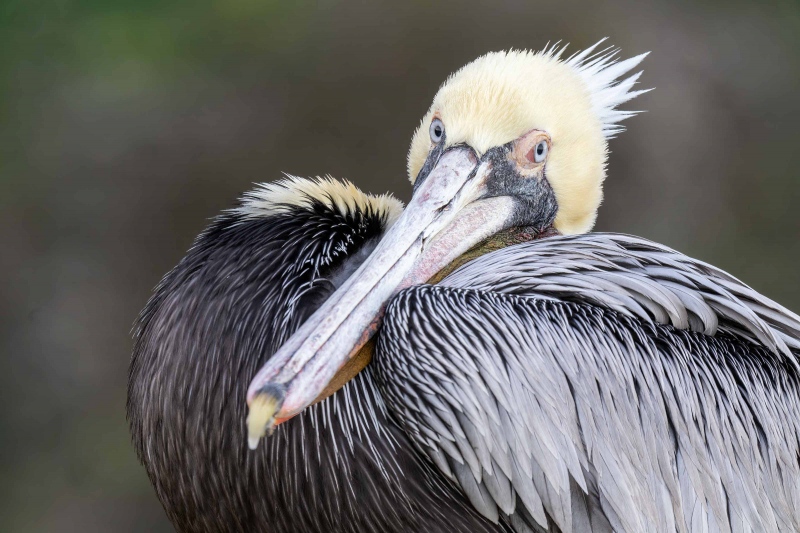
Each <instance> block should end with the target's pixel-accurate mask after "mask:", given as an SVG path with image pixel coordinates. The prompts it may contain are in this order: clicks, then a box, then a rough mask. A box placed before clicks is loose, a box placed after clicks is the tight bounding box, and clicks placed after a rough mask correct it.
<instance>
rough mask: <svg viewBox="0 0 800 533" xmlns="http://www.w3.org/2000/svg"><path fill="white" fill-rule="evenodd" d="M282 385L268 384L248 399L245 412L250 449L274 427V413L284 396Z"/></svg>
mask: <svg viewBox="0 0 800 533" xmlns="http://www.w3.org/2000/svg"><path fill="white" fill-rule="evenodd" d="M284 395H285V394H284V391H283V387H279V386H269V387H265V388H263V389H261V390H260V391H259V392H258V393H257V394H256V395H255V396H254V397H253V399H252V400H251V401H250V410H249V412H248V413H247V445H248V447H249V448H250V449H251V450H255V449H256V448H257V447H258V443H259V441H260V440H261V438H262V437H264V436H265V435H266V434H267V432H269V433H272V429H273V428H274V427H275V415H277V414H278V411H280V409H281V406H282V405H283V398H284Z"/></svg>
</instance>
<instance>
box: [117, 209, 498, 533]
mask: <svg viewBox="0 0 800 533" xmlns="http://www.w3.org/2000/svg"><path fill="white" fill-rule="evenodd" d="M329 199H330V198H328V200H329ZM357 207H359V208H358V209H352V210H346V211H341V210H339V209H338V208H337V206H336V203H335V202H332V201H324V199H323V201H320V202H314V201H310V202H307V203H306V204H304V205H295V206H291V205H289V206H287V205H284V206H282V207H281V209H279V210H273V211H272V212H270V213H269V215H268V216H262V217H258V216H254V214H253V211H252V209H251V210H249V211H247V212H243V211H244V210H243V209H238V210H233V211H231V212H230V213H228V214H226V215H223V216H221V217H220V218H219V219H217V220H216V221H215V222H214V223H213V224H212V225H211V226H210V227H209V228H208V229H207V230H206V231H205V232H204V233H203V234H201V235H200V236H199V237H198V239H197V240H196V242H195V243H194V245H193V246H192V248H191V249H190V251H189V252H188V254H187V255H186V257H185V258H184V259H183V260H181V262H180V263H179V264H178V265H177V266H176V267H175V268H174V269H173V270H172V271H171V272H170V273H169V274H167V276H165V278H164V279H163V280H162V282H161V283H160V284H159V285H158V287H157V289H156V291H155V294H154V295H153V297H152V298H151V300H150V302H148V304H147V306H146V308H145V309H144V311H143V312H142V314H141V317H140V319H139V321H138V323H137V327H136V344H135V348H134V353H133V360H132V363H131V371H130V377H129V397H128V418H129V422H130V426H131V432H132V434H133V439H134V445H135V448H136V451H137V453H138V455H139V458H140V460H141V461H142V463H143V464H144V465H145V467H146V469H147V472H148V475H149V476H150V479H151V481H152V483H153V485H154V486H155V488H156V492H157V495H158V497H159V499H160V500H161V502H162V504H163V506H164V508H165V510H166V512H167V514H168V516H169V518H170V520H171V521H172V523H173V525H174V526H175V527H176V529H177V530H179V531H181V532H190V531H191V532H195V531H215V532H224V531H263V530H269V531H272V532H275V533H289V532H312V531H326V532H329V533H339V532H341V533H344V532H346V531H365V532H372V531H375V532H377V531H386V532H394V531H397V532H400V531H408V530H417V529H420V528H422V529H424V530H425V531H427V532H429V533H437V532H442V533H444V532H445V531H450V530H451V527H453V525H454V524H455V527H456V529H458V530H463V531H466V530H469V531H485V532H490V531H496V529H495V528H494V527H493V526H492V525H491V524H489V523H487V522H485V520H484V519H482V518H481V517H479V516H477V515H476V513H475V512H474V511H473V510H471V509H470V508H469V506H468V503H467V502H465V501H464V499H463V497H462V496H461V495H460V494H458V493H457V492H455V491H454V490H453V488H452V487H449V486H443V485H442V482H441V481H439V480H437V478H436V477H435V476H432V475H431V474H430V472H431V470H430V468H431V467H430V465H429V464H428V463H427V462H426V461H425V460H424V459H421V457H420V456H419V455H418V452H417V451H416V450H415V448H414V446H413V445H412V444H411V443H410V442H408V441H407V437H406V435H405V434H404V433H403V432H402V431H401V430H400V429H399V428H398V427H397V426H396V425H395V424H394V423H392V422H391V420H390V419H389V416H388V414H387V412H386V409H385V406H384V403H383V400H382V397H381V395H380V394H379V392H378V391H377V388H376V386H375V384H374V380H373V378H372V371H371V369H370V368H369V367H368V368H367V369H366V370H364V371H363V372H361V373H360V374H358V375H357V376H356V377H355V379H353V380H352V381H350V382H349V383H347V384H346V385H345V386H344V387H343V388H342V389H341V390H339V391H338V392H337V393H335V394H334V395H333V396H331V397H330V398H328V399H326V400H325V401H323V402H321V403H319V404H317V405H314V406H312V407H310V408H309V409H307V410H306V411H304V412H303V413H301V414H300V415H299V416H297V417H295V418H294V419H292V420H290V421H288V422H286V423H284V424H282V425H281V426H279V427H278V428H277V430H276V432H275V434H274V435H273V436H272V437H271V438H270V439H268V440H267V443H266V446H262V447H261V448H259V450H257V451H255V452H251V451H249V450H248V449H247V437H246V432H245V426H244V423H243V421H244V419H245V415H246V413H245V402H244V397H245V388H246V385H247V383H249V381H250V379H251V378H252V376H253V374H254V373H255V371H256V369H257V368H258V367H260V366H261V365H262V364H264V363H265V362H266V361H267V360H268V359H269V357H271V355H272V354H273V353H274V352H275V350H276V349H277V348H278V347H279V346H280V345H281V344H282V343H283V342H284V341H285V340H286V339H287V338H288V337H289V336H290V335H291V334H292V333H293V332H294V331H295V330H296V329H297V328H298V327H299V326H300V324H302V322H303V321H304V320H305V319H306V318H307V317H308V316H309V315H310V314H311V313H312V312H313V311H314V310H315V309H316V308H317V307H318V306H319V305H320V304H321V303H322V302H323V301H324V300H325V299H326V298H327V297H328V296H329V295H330V294H331V292H332V291H333V290H334V289H335V286H336V285H338V284H339V283H341V280H342V279H343V278H346V277H347V276H348V275H349V273H351V272H352V271H353V270H354V269H355V267H356V266H357V264H358V263H359V262H361V261H363V259H364V258H365V257H366V255H367V254H368V252H369V247H370V246H371V245H372V244H373V243H374V242H375V241H376V240H378V239H379V238H380V236H381V235H382V234H383V232H384V230H385V228H386V225H387V220H390V216H389V214H387V213H386V212H384V211H379V210H371V209H370V208H369V204H367V203H365V204H362V205H361V206H357ZM362 208H363V209H362ZM422 529H420V530H422Z"/></svg>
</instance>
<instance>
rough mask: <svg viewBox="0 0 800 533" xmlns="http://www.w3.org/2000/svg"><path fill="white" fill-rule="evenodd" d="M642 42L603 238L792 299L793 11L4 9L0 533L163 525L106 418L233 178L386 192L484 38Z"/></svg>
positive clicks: (232, 190)
mask: <svg viewBox="0 0 800 533" xmlns="http://www.w3.org/2000/svg"><path fill="white" fill-rule="evenodd" d="M603 36H610V37H611V41H610V42H613V43H614V44H616V45H618V46H621V47H622V49H623V54H625V55H626V56H629V55H633V54H638V53H641V52H643V51H648V50H652V51H653V53H652V55H651V56H650V57H649V58H648V59H647V60H646V61H645V64H644V68H645V74H644V76H643V78H642V86H649V87H656V90H655V91H653V92H652V93H650V94H647V95H645V96H643V97H641V98H640V99H638V100H637V101H636V102H635V103H633V104H632V105H631V106H628V107H629V108H635V109H647V110H648V112H647V113H645V114H643V115H640V116H638V117H636V118H634V119H632V120H630V121H629V122H628V128H629V131H628V132H626V133H624V134H622V135H621V136H620V137H619V138H618V139H616V140H614V141H612V142H611V149H612V155H611V159H610V163H609V178H608V181H607V186H606V201H605V204H604V205H603V207H602V209H601V212H600V217H599V222H598V227H597V229H598V230H606V231H620V232H628V233H634V234H638V235H642V236H645V237H649V238H652V239H655V240H657V241H661V242H663V243H666V244H668V245H670V246H672V247H675V248H677V249H678V250H681V251H684V252H686V253H689V254H691V255H694V256H697V257H699V258H702V259H704V260H707V261H710V262H712V263H715V264H717V265H719V266H721V267H723V268H725V269H727V270H729V271H730V272H732V273H733V274H735V275H737V276H739V277H740V278H742V279H744V280H745V281H746V282H748V283H750V284H751V285H753V286H754V287H755V288H757V289H759V290H761V291H762V292H764V293H766V294H767V295H769V296H771V297H772V298H774V299H776V300H777V301H779V302H781V303H783V304H785V305H787V306H789V307H791V308H794V309H795V310H800V285H798V283H797V282H798V274H797V266H796V263H797V261H798V259H800V239H798V237H800V213H799V212H798V210H797V208H796V206H797V204H798V200H800V179H798V172H797V167H798V164H800V103H799V100H800V99H799V98H798V95H800V4H798V3H796V2H791V3H783V4H773V5H769V6H766V5H763V4H749V3H743V2H736V1H733V2H722V1H718V2H700V3H690V2H683V3H680V2H678V3H676V2H668V1H666V0H663V1H660V2H642V1H628V0H615V1H612V2H592V3H580V2H577V1H576V0H559V1H557V2H556V1H550V2H543V1H525V2H523V1H500V2H477V1H473V2H468V3H463V2H442V3H436V4H435V5H433V6H432V5H431V4H430V3H429V2H395V3H381V2H348V3H339V2H318V3H301V2H276V1H272V0H216V1H192V2H188V1H186V2H184V1H175V0H162V1H155V0H135V1H133V0H130V1H124V0H114V1H101V0H94V1H70V0H54V1H45V0H41V1H35V0H26V1H23V0H3V1H2V2H0V50H1V51H2V52H0V250H2V252H0V269H2V274H3V275H2V281H0V347H1V349H2V359H1V360H0V365H2V366H1V367H0V400H2V401H0V435H1V436H2V437H1V438H2V441H0V451H1V452H0V480H1V481H0V490H2V493H1V494H0V529H2V530H3V531H59V532H61V531H64V532H72V531H75V532H86V531H119V532H127V531H170V527H169V524H168V523H167V522H166V519H165V518H164V515H163V513H162V511H161V508H160V507H159V504H158V502H157V500H156V498H155V496H154V493H153V491H152V490H151V488H150V485H149V483H148V481H147V478H146V476H145V473H144V470H143V469H142V468H141V467H140V466H139V464H138V463H137V461H136V458H135V456H134V454H133V451H132V448H131V446H130V444H129V439H128V432H127V425H126V422H125V416H124V402H125V387H126V375H127V366H128V360H129V353H130V348H131V340H130V335H129V331H130V328H131V325H132V322H133V320H134V318H135V317H136V315H137V313H138V311H139V309H140V308H141V307H142V306H143V305H144V303H145V301H146V300H147V298H148V296H149V294H150V291H151V289H152V287H153V286H154V285H155V284H156V283H157V282H158V280H159V278H160V277H161V275H162V274H164V273H165V272H166V271H167V270H168V269H169V268H171V267H172V266H173V265H174V264H175V263H176V262H177V261H178V260H179V259H180V257H181V256H182V255H183V253H184V251H185V250H186V249H187V247H188V246H189V245H190V243H191V242H192V239H193V238H194V236H195V235H196V234H197V233H198V232H199V231H200V230H201V229H202V228H203V227H204V225H205V224H206V223H207V221H208V219H209V218H210V217H212V216H213V215H214V214H216V213H217V212H219V211H220V210H221V209H224V208H226V207H229V206H230V205H231V204H232V202H233V200H234V199H235V198H236V197H237V196H238V195H239V194H240V193H241V192H243V191H245V190H247V189H248V188H250V187H251V183H252V182H257V181H268V180H273V179H276V178H277V177H279V176H280V173H281V172H282V171H286V172H290V173H293V174H297V175H319V174H325V173H330V174H332V175H334V176H338V177H347V178H350V179H352V180H353V181H355V182H356V183H357V184H358V185H360V186H361V187H362V188H364V189H367V190H369V191H372V192H384V191H387V190H388V191H392V192H394V193H396V194H397V195H398V196H399V197H400V198H402V199H404V200H407V199H408V197H409V192H410V191H409V185H408V183H407V181H406V178H405V154H406V149H407V144H408V141H409V140H410V136H411V133H412V131H413V129H414V128H415V127H416V125H417V124H418V121H419V120H420V118H421V117H422V114H423V113H424V111H425V110H426V109H427V107H428V105H429V102H430V100H431V98H432V96H433V95H434V93H435V91H436V89H437V87H438V85H439V84H440V83H441V82H442V81H443V80H444V78H445V76H446V75H447V74H448V73H450V72H451V71H453V70H454V69H456V68H458V67H459V66H461V65H462V64H464V63H466V62H468V61H469V60H471V59H473V58H474V57H476V56H478V55H480V54H482V53H484V52H487V51H489V50H498V49H502V48H509V47H518V48H541V47H542V46H543V45H544V44H545V43H546V42H547V41H549V40H550V41H552V40H558V39H563V40H565V41H569V42H571V43H572V44H573V48H572V49H573V50H575V49H577V48H579V47H584V46H587V45H590V44H592V43H594V42H595V41H597V40H598V39H599V38H601V37H603Z"/></svg>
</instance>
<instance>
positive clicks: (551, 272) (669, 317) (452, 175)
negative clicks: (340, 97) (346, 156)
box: [128, 45, 800, 533]
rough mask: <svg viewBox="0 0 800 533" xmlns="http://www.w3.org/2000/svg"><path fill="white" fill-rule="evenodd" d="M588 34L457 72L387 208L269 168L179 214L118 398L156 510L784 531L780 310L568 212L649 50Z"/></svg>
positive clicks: (385, 527)
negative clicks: (209, 207) (193, 220)
mask: <svg viewBox="0 0 800 533" xmlns="http://www.w3.org/2000/svg"><path fill="white" fill-rule="evenodd" d="M596 47H597V45H595V46H594V47H591V48H589V49H588V50H585V51H583V52H581V53H578V54H576V55H573V56H572V57H569V58H567V59H562V52H563V48H562V49H556V48H555V47H551V48H548V49H546V50H544V51H543V52H539V53H531V52H523V51H509V52H501V53H491V54H488V55H486V56H483V57H481V58H479V59H477V60H475V61H474V62H472V63H470V64H469V65H467V66H465V67H464V68H462V69H461V70H459V71H458V72H456V73H455V74H453V75H452V76H451V77H450V78H449V79H448V80H447V81H446V82H445V83H444V85H443V86H442V87H441V89H440V90H439V92H438V93H437V95H436V97H435V98H434V101H433V104H432V106H431V108H430V110H429V111H428V113H427V114H426V115H425V117H424V118H423V119H422V122H421V124H420V127H419V129H418V130H417V131H416V133H415V134H414V137H413V141H412V143H411V149H410V152H409V157H408V172H409V176H410V177H411V180H412V183H413V187H414V194H413V198H412V200H411V202H410V203H409V205H408V206H407V207H406V208H405V210H403V209H402V206H401V205H400V203H399V202H398V201H397V200H395V199H393V198H392V197H390V196H371V195H367V194H364V193H362V192H360V191H359V190H358V189H356V188H355V187H354V186H353V185H351V184H349V183H346V182H340V181H335V180H332V179H327V178H326V179H316V180H305V179H300V178H294V177H288V178H286V179H284V180H282V181H279V182H276V183H271V184H266V185H263V186H261V187H259V188H258V189H256V190H255V191H253V192H251V193H249V194H247V195H245V196H244V198H243V199H242V200H241V202H240V204H239V205H238V206H237V207H236V208H234V209H232V210H230V211H228V212H226V213H224V214H222V215H221V216H219V217H218V218H217V219H216V220H215V221H214V222H213V223H212V224H211V225H210V227H208V228H207V229H206V230H205V231H204V232H203V233H202V234H201V235H200V236H199V237H198V238H197V240H196V241H195V243H194V245H193V246H192V248H191V249H190V250H189V252H188V254H187V255H186V257H185V258H184V259H182V260H181V261H180V263H179V264H178V265H177V266H176V267H175V268H174V269H173V270H172V271H171V272H170V273H169V274H167V275H166V277H165V278H164V279H163V280H162V282H161V283H160V284H159V285H158V287H157V288H156V290H155V294H154V296H153V297H152V298H151V300H150V302H149V303H148V304H147V306H146V308H145V309H144V311H143V312H142V314H141V317H140V319H139V322H138V325H137V329H136V344H135V348H134V353H133V360H132V363H131V371H130V383H129V397H128V417H129V420H130V425H131V431H132V434H133V439H134V444H135V447H136V450H137V452H138V454H139V458H140V460H141V461H142V462H143V463H144V465H145V467H146V469H147V472H148V474H149V476H150V479H151V481H152V483H153V485H154V486H155V489H156V492H157V494H158V497H159V499H160V500H161V502H162V504H163V506H164V508H165V510H166V512H167V514H168V516H169V518H170V520H171V521H172V523H173V524H174V525H175V527H176V528H177V529H178V530H180V531H270V532H277V533H283V532H317V531H322V532H329V533H334V532H350V531H367V532H400V531H409V532H415V531H418V532H426V533H437V532H449V531H458V532H467V531H469V532H500V531H503V532H512V531H513V532H517V533H521V532H530V531H562V532H572V531H576V532H582V531H594V532H605V531H608V532H611V531H616V532H622V531H624V532H642V531H665V532H667V531H668V532H675V531H679V532H689V531H692V532H694V531H735V532H740V531H754V532H755V531H759V532H760V531H798V530H800V465H799V464H798V463H799V462H800V455H798V452H799V451H800V445H799V444H798V439H800V396H799V394H798V392H799V391H800V388H799V385H798V378H799V377H800V373H798V362H797V359H798V355H799V354H800V340H798V339H800V318H799V317H798V316H797V315H795V314H793V313H791V312H790V311H788V310H786V309H784V308H783V307H781V306H780V305H778V304H776V303H774V302H772V301H770V300H769V299H767V298H765V297H764V296H762V295H760V294H758V293H756V292H755V291H754V290H752V289H750V288H749V287H747V286H746V285H744V284H743V283H741V282H740V281H738V280H736V279H735V278H733V277H732V276H730V275H728V274H726V273H725V272H723V271H721V270H719V269H717V268H714V267H713V266H710V265H708V264H705V263H702V262H700V261H697V260H694V259H691V258H689V257H686V256H684V255H682V254H680V253H678V252H675V251H673V250H670V249H668V248H665V247H664V246H661V245H658V244H655V243H652V242H649V241H646V240H643V239H640V238H636V237H630V236H626V235H614V234H586V232H587V231H589V230H590V229H591V228H592V226H593V224H594V220H595V216H596V213H597V209H598V207H599V205H600V202H601V197H602V182H603V179H604V177H605V164H606V157H607V139H608V138H610V137H613V136H614V135H615V134H617V133H619V132H620V131H621V130H622V128H621V126H620V124H619V123H620V121H621V120H623V119H624V118H626V117H629V116H630V115H632V114H633V112H626V111H620V110H618V109H617V106H619V105H620V104H622V103H624V102H626V101H628V100H630V99H631V98H634V97H635V96H636V95H637V94H639V93H640V92H642V91H635V90H633V86H634V84H635V82H636V80H637V78H638V76H639V75H638V74H635V75H633V76H630V77H625V76H627V75H628V73H629V72H630V71H631V70H632V69H634V68H635V67H636V66H637V65H638V64H639V63H640V61H641V60H642V59H643V57H644V56H643V55H642V56H637V57H634V58H632V59H627V60H624V61H621V60H617V59H616V55H615V54H616V52H615V51H613V50H603V51H600V52H597V51H596V50H597V48H596ZM370 361H371V363H370ZM368 363H370V364H368ZM248 385H249V387H248ZM267 434H269V436H267V437H266V438H265V439H264V440H263V441H262V440H261V439H262V437H264V436H265V435H267ZM248 443H249V446H248ZM259 444H260V445H259Z"/></svg>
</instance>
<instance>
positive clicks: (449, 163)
mask: <svg viewBox="0 0 800 533" xmlns="http://www.w3.org/2000/svg"><path fill="white" fill-rule="evenodd" d="M434 163H435V166H434V167H433V169H432V170H431V171H430V172H429V173H428V175H427V177H425V178H424V181H422V182H421V183H419V184H418V187H417V189H416V191H415V192H414V196H413V198H412V200H411V202H410V203H409V204H408V207H407V208H406V209H405V210H404V211H403V214H402V215H401V216H400V218H399V219H398V220H397V221H396V222H395V223H394V225H393V226H392V227H391V228H390V229H389V230H388V232H387V233H386V235H385V236H384V237H383V239H382V240H381V242H380V243H379V244H378V246H377V247H376V248H375V250H374V251H373V252H372V254H371V255H370V256H369V257H368V258H367V260H366V261H365V262H364V263H363V264H362V265H361V266H360V267H359V269H358V270H356V272H355V273H353V275H352V276H350V278H349V279H348V280H347V281H346V282H345V283H344V284H343V285H342V286H341V287H340V288H339V289H338V290H337V291H336V292H335V293H334V294H333V295H331V296H330V298H329V299H328V300H327V301H326V302H325V303H324V304H323V305H322V306H321V307H320V308H319V309H318V310H317V311H316V312H315V313H314V314H313V315H312V316H311V317H310V318H309V319H308V320H307V321H306V322H305V324H303V326H302V327H300V329H299V330H298V331H297V332H295V334H294V335H293V336H292V337H291V338H289V340H288V341H287V342H286V343H285V344H284V345H283V346H282V347H281V348H280V349H279V350H278V351H277V352H276V353H275V355H274V356H273V357H272V358H271V359H270V360H269V362H268V363H267V364H266V365H264V366H263V367H262V368H261V370H260V371H259V372H258V373H257V374H256V376H255V378H254V379H253V381H252V382H251V384H250V387H249V389H248V392H247V403H248V405H249V408H250V413H249V415H248V432H249V444H250V447H251V448H254V447H255V446H256V445H257V444H258V440H259V439H260V438H261V437H262V436H264V434H265V433H266V431H267V430H269V429H271V428H272V427H273V425H274V424H275V423H276V422H277V423H280V422H282V421H283V420H286V419H288V418H291V417H292V416H294V415H296V414H297V413H299V412H300V411H302V410H303V409H305V408H306V407H308V406H309V405H311V404H312V403H313V402H314V400H315V399H316V398H317V397H318V396H319V395H320V393H321V392H322V391H323V390H324V389H325V388H326V387H327V386H328V384H329V383H330V381H331V380H332V379H333V377H334V375H335V374H336V373H337V371H338V370H339V369H340V368H341V367H342V366H343V365H345V364H346V363H347V362H348V361H349V360H350V359H351V358H352V357H353V356H354V355H355V354H356V353H357V352H358V351H359V349H360V348H361V347H362V346H363V345H364V344H365V343H366V342H367V341H368V340H369V339H370V338H371V337H372V335H373V334H374V333H375V331H376V330H377V326H378V321H379V319H380V316H381V314H382V311H383V308H384V306H385V304H386V302H387V301H388V300H389V298H390V297H391V296H392V295H393V294H395V293H396V292H397V291H399V290H400V289H402V288H404V287H409V286H411V285H414V284H418V283H424V282H425V281H427V280H428V279H429V278H430V277H432V276H433V275H434V274H436V273H437V272H438V271H439V270H441V269H442V268H444V267H445V266H447V265H448V264H449V263H450V262H451V261H452V260H454V259H455V258H457V257H458V256H459V255H461V254H462V253H464V252H465V251H467V250H468V249H469V248H470V247H472V246H474V245H475V244H477V243H479V242H480V241H482V240H483V239H485V238H487V237H489V236H491V235H493V234H495V233H497V232H498V231H501V230H502V229H504V228H505V227H507V224H508V222H509V218H510V214H511V213H512V211H513V210H512V209H511V208H510V207H509V203H510V202H512V199H511V198H510V197H507V196H491V197H490V196H488V195H487V192H488V191H487V177H488V175H489V174H490V169H491V167H492V163H491V162H490V161H488V158H487V157H484V160H483V161H479V160H478V157H477V155H476V154H475V151H474V150H472V149H471V148H469V147H467V146H463V145H462V146H456V147H452V148H450V149H448V150H446V151H444V152H443V153H442V154H441V155H440V156H439V157H438V161H435V162H434ZM421 179H423V178H421ZM503 213H506V214H508V215H509V216H503V215H502V214H503ZM498 214H500V216H498Z"/></svg>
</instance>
